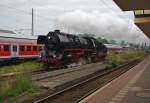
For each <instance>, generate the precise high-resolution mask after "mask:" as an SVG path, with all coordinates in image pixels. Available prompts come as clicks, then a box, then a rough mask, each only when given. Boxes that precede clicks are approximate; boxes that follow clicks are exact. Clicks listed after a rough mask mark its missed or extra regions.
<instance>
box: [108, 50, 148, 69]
mask: <svg viewBox="0 0 150 103" xmlns="http://www.w3.org/2000/svg"><path fill="white" fill-rule="evenodd" d="M144 56H145V52H144V51H142V50H130V51H127V52H122V53H118V54H116V53H108V55H107V57H106V60H107V62H108V64H107V66H106V67H107V68H114V67H117V66H118V65H121V64H123V63H124V62H126V61H130V60H133V59H137V58H143V57H144Z"/></svg>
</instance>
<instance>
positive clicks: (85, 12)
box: [0, 0, 149, 43]
mask: <svg viewBox="0 0 150 103" xmlns="http://www.w3.org/2000/svg"><path fill="white" fill-rule="evenodd" d="M32 7H33V8H34V22H35V34H47V33H48V32H49V31H52V30H54V29H60V30H61V31H64V32H69V33H92V34H95V35H96V36H100V37H105V38H108V39H116V40H126V41H129V42H135V43H141V42H149V39H148V38H147V37H146V36H145V35H144V34H143V33H142V32H141V31H140V30H139V29H138V28H137V27H136V26H135V25H134V15H133V13H132V12H122V11H121V10H120V9H119V7H117V5H116V4H115V3H114V2H113V1H112V0H1V2H0V11H1V12H0V29H9V30H16V31H22V33H30V31H31V9H32Z"/></svg>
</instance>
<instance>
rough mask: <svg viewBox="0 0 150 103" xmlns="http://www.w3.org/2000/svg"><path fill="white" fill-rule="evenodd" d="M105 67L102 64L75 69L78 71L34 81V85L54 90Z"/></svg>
mask: <svg viewBox="0 0 150 103" xmlns="http://www.w3.org/2000/svg"><path fill="white" fill-rule="evenodd" d="M105 66H106V65H105V64H103V63H94V64H90V65H86V66H82V67H81V68H79V67H78V68H76V69H79V70H73V72H68V73H61V75H53V76H51V77H49V78H45V79H42V80H39V81H35V84H36V85H38V86H40V87H43V88H49V89H55V88H58V87H60V86H62V85H65V84H66V83H69V82H71V81H73V80H77V79H80V78H82V77H85V76H87V75H90V74H93V73H95V72H97V71H99V70H102V69H105ZM68 70H69V69H68ZM62 71H63V70H62ZM62 71H58V72H57V73H60V72H62ZM53 74H54V73H53Z"/></svg>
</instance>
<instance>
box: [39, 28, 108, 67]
mask: <svg viewBox="0 0 150 103" xmlns="http://www.w3.org/2000/svg"><path fill="white" fill-rule="evenodd" d="M37 43H38V44H44V45H45V46H44V50H43V51H42V53H41V62H42V63H43V64H44V65H45V66H46V67H48V68H50V67H51V68H60V67H64V66H70V65H82V64H86V63H92V62H100V61H103V60H104V58H105V56H106V54H107V49H106V47H105V46H104V45H103V44H102V43H100V42H98V41H97V40H96V39H95V38H93V37H88V36H83V37H80V36H77V35H72V34H66V33H62V32H60V31H59V30H55V31H54V32H49V33H48V35H47V36H39V37H38V40H37Z"/></svg>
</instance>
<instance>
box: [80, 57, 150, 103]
mask: <svg viewBox="0 0 150 103" xmlns="http://www.w3.org/2000/svg"><path fill="white" fill-rule="evenodd" d="M79 103H150V56H148V57H146V58H145V59H144V60H143V61H142V62H141V63H139V64H138V65H136V66H135V67H133V68H132V69H130V70H129V71H127V72H126V73H124V74H123V75H121V76H120V77H118V78H117V79H114V80H113V81H111V82H110V83H108V84H107V85H105V86H104V87H102V88H100V89H99V90H97V91H96V92H94V93H93V94H91V95H90V96H88V97H86V98H85V99H83V100H82V101H80V102H79Z"/></svg>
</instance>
